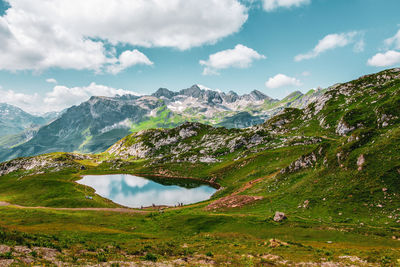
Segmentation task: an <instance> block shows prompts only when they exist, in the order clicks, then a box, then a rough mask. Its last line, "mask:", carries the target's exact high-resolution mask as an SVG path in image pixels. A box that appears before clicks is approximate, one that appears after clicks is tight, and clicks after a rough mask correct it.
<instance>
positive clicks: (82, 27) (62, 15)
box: [0, 0, 248, 71]
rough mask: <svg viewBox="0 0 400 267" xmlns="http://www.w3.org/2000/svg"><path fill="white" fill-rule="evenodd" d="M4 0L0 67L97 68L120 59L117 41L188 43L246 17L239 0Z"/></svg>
mask: <svg viewBox="0 0 400 267" xmlns="http://www.w3.org/2000/svg"><path fill="white" fill-rule="evenodd" d="M8 2H9V4H10V8H9V9H8V10H7V12H6V14H5V15H4V16H1V17H0V43H1V44H2V45H1V46H0V70H11V71H17V70H43V69H46V68H64V69H77V70H82V69H89V70H94V71H101V70H103V69H105V68H107V66H109V65H115V64H120V63H118V61H119V60H120V59H119V58H118V56H117V55H115V54H114V53H115V52H114V51H115V50H114V49H113V48H115V46H117V45H121V44H122V45H132V46H144V47H172V48H177V49H181V50H184V49H189V48H191V47H195V46H201V45H203V44H209V43H215V42H217V41H218V40H219V39H221V38H223V37H226V36H228V35H230V34H232V33H235V32H237V31H239V30H240V29H241V27H242V25H243V24H244V23H245V22H246V20H247V17H248V14H247V12H248V11H247V8H246V7H245V6H244V5H243V4H241V3H240V1H239V0H218V1H216V0H203V1H198V0H151V1H149V0H137V1H131V0H115V1H109V0H85V1H81V0H68V1H64V0H52V1H31V0H8ZM105 44H107V45H105ZM110 47H111V49H110ZM130 52H133V51H130Z"/></svg>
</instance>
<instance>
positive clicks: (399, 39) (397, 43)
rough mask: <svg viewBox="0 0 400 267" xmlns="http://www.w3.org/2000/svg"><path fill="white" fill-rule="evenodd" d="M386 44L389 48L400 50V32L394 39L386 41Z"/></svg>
mask: <svg viewBox="0 0 400 267" xmlns="http://www.w3.org/2000/svg"><path fill="white" fill-rule="evenodd" d="M384 42H385V45H386V46H387V47H394V48H395V49H400V30H399V31H398V32H397V33H396V34H395V35H394V36H393V37H390V38H388V39H386V40H385V41H384Z"/></svg>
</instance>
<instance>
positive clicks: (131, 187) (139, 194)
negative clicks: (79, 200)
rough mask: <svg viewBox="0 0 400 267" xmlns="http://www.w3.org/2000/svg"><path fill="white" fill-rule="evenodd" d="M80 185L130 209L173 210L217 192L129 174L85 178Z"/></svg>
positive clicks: (205, 198) (198, 185)
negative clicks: (163, 206)
mask: <svg viewBox="0 0 400 267" xmlns="http://www.w3.org/2000/svg"><path fill="white" fill-rule="evenodd" d="M78 183H80V184H83V185H87V186H90V187H92V188H94V189H95V190H96V194H98V195H100V196H102V197H104V198H108V199H111V200H112V201H114V202H115V203H118V204H120V205H124V206H127V207H131V208H140V207H142V206H143V207H148V206H151V205H153V204H154V205H168V206H174V205H178V204H179V203H183V204H185V205H186V204H192V203H196V202H200V201H203V200H207V199H209V198H210V197H211V196H212V195H213V194H214V193H215V191H216V189H215V188H212V187H210V186H207V185H200V184H194V185H193V184H191V185H190V187H191V188H187V187H184V186H183V185H164V184H161V183H157V182H155V181H152V180H149V179H146V178H142V177H137V176H133V175H128V174H118V175H86V176H84V177H83V179H81V180H79V181H78Z"/></svg>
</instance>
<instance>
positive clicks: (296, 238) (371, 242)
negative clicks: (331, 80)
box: [0, 69, 400, 266]
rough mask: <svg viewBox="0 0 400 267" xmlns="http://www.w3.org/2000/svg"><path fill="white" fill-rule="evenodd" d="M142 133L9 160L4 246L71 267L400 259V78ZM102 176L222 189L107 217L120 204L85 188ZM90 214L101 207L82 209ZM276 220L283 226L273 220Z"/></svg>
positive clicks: (0, 167)
mask: <svg viewBox="0 0 400 267" xmlns="http://www.w3.org/2000/svg"><path fill="white" fill-rule="evenodd" d="M293 97H296V96H293ZM160 115H162V116H168V115H167V114H164V113H163V112H162V111H161V112H160ZM179 122H180V121H179ZM153 123H154V125H157V123H158V122H157V119H154V121H153ZM177 123H178V120H177ZM136 127H138V128H137V129H138V130H141V131H139V132H135V133H133V134H131V135H129V136H126V137H124V138H123V139H121V140H120V141H119V142H117V143H116V144H115V145H113V146H112V147H110V148H109V149H108V150H107V151H106V152H104V153H101V154H97V155H80V154H73V153H53V154H47V155H41V156H37V157H31V158H19V159H16V160H13V161H10V162H6V163H3V164H0V175H1V176H0V201H4V202H8V203H12V204H14V206H13V205H7V204H4V206H3V207H0V213H1V215H2V220H1V221H0V227H1V229H0V243H4V244H6V245H7V246H9V247H11V248H15V247H16V246H17V245H23V246H26V247H35V246H39V247H50V248H53V249H55V252H54V253H55V254H56V255H58V257H59V258H60V257H62V261H63V262H67V263H69V264H73V263H75V264H84V263H89V264H96V263H101V262H106V261H108V262H109V264H110V265H111V264H118V265H119V264H121V265H123V264H124V262H126V261H136V262H140V261H148V262H149V263H150V262H152V261H157V262H160V263H163V264H171V265H174V264H175V265H179V264H182V265H185V264H188V265H207V264H220V265H227V264H231V265H237V266H257V265H259V266H263V265H265V266H269V265H278V266H280V265H294V264H299V265H306V266H307V264H308V265H310V266H312V265H313V264H314V266H319V265H323V264H326V265H329V264H331V265H332V266H344V265H355V266H371V265H378V266H379V265H387V266H397V265H398V264H399V262H400V261H399V259H400V241H399V240H400V209H399V207H400V69H392V70H386V71H384V72H380V73H377V74H373V75H368V76H364V77H361V78H360V79H358V80H355V81H352V82H349V83H344V84H338V85H335V86H333V87H330V88H328V89H327V90H326V92H324V93H323V94H322V95H321V97H319V98H318V99H317V100H316V101H315V102H313V103H312V104H310V105H308V106H307V107H306V108H304V109H295V108H287V109H284V110H283V111H282V112H280V113H279V114H277V115H276V116H274V117H272V118H271V119H269V120H267V121H266V122H265V123H263V124H260V125H257V126H254V127H250V128H246V129H226V128H222V127H221V128H215V127H212V126H208V125H204V124H200V123H191V122H187V123H184V124H182V125H179V126H177V127H175V128H171V129H160V128H158V129H151V130H142V128H140V125H138V126H136ZM158 127H161V125H158ZM143 129H144V128H143ZM89 142H90V141H89ZM105 173H127V174H137V175H139V176H146V177H147V176H151V175H153V176H154V175H160V176H163V177H165V178H168V177H175V178H176V177H178V178H179V177H181V178H183V177H186V178H183V179H189V178H195V179H199V180H203V181H205V182H209V183H211V184H213V185H215V186H217V187H218V188H219V187H220V189H219V190H218V191H217V193H216V194H214V195H213V197H212V198H211V199H210V200H208V201H204V202H200V203H197V204H193V205H188V206H184V207H178V208H175V207H170V208H166V209H163V210H162V211H161V210H159V208H149V209H144V210H135V209H123V210H109V209H110V208H111V209H112V208H121V207H120V206H119V205H118V204H115V203H113V202H111V201H109V200H107V199H104V198H102V197H100V196H98V195H96V194H95V193H94V190H93V189H91V188H87V187H85V186H83V185H80V184H77V183H75V181H77V180H79V179H80V176H81V175H85V174H105ZM87 195H90V196H92V197H93V199H89V198H86V196H87ZM15 205H20V206H15ZM24 206H25V208H24ZM26 207H30V208H26ZM33 207H46V208H33ZM88 207H90V208H100V209H98V210H93V209H92V210H85V209H74V208H88ZM65 208H70V209H65ZM101 208H108V210H107V209H101ZM277 211H279V212H283V213H285V215H286V217H287V219H285V220H283V221H281V222H275V221H274V220H273V217H274V214H275V213H276V212H277ZM1 257H3V258H4V257H5V256H0V259H1ZM13 257H14V258H15V259H16V260H18V261H21V258H22V256H21V255H20V254H18V253H17V254H16V256H13ZM30 258H32V259H33V260H34V261H35V262H38V263H45V262H46V260H47V262H53V264H54V261H53V260H48V259H44V258H43V257H42V258H40V257H35V256H31V257H30ZM114 266H117V265H114Z"/></svg>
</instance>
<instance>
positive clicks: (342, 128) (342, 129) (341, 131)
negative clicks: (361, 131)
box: [336, 120, 356, 136]
mask: <svg viewBox="0 0 400 267" xmlns="http://www.w3.org/2000/svg"><path fill="white" fill-rule="evenodd" d="M355 129H356V127H354V126H349V125H348V124H347V123H346V122H345V121H343V120H341V121H340V122H339V123H338V125H337V127H336V133H337V134H338V135H341V136H345V135H347V134H348V133H350V132H352V131H354V130H355Z"/></svg>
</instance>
